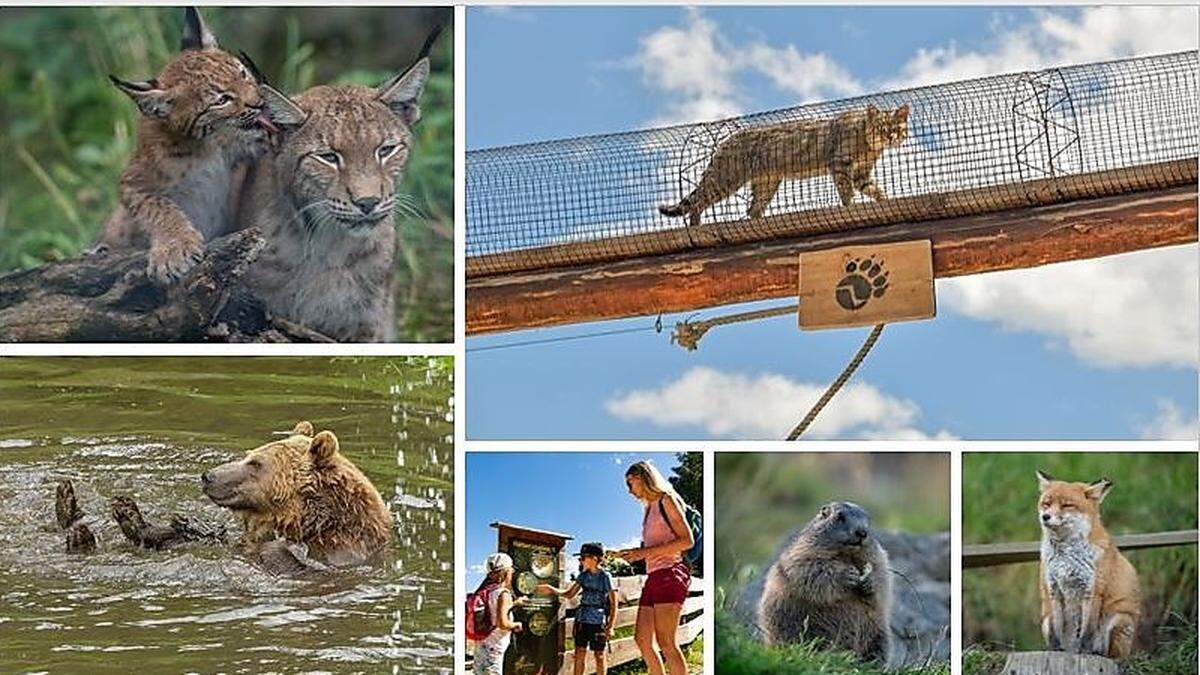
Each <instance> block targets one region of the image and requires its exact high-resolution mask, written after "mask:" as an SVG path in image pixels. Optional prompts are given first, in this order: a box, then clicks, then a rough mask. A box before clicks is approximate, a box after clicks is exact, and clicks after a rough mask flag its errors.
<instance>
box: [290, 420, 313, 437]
mask: <svg viewBox="0 0 1200 675" xmlns="http://www.w3.org/2000/svg"><path fill="white" fill-rule="evenodd" d="M292 433H293V434H300V435H301V436H312V435H313V425H312V422H306V421H300V422H296V426H295V427H294V428H293V429H292Z"/></svg>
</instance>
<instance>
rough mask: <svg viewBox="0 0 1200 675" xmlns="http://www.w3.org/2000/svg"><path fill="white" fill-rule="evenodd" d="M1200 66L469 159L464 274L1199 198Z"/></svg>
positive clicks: (1005, 79) (1073, 75)
mask: <svg viewBox="0 0 1200 675" xmlns="http://www.w3.org/2000/svg"><path fill="white" fill-rule="evenodd" d="M1198 93H1200V92H1198V91H1197V52H1196V51H1189V52H1179V53H1175V54H1166V55H1160V56H1151V57H1140V58H1134V59H1127V60H1121V61H1109V62H1104V63H1091V64H1084V65H1078V66H1070V67H1064V68H1051V69H1047V70H1042V71H1037V72H1023V73H1014V74H1010V75H998V76H993V77H987V78H982V79H976V80H969V81H963V82H954V83H949V84H943V85H935V86H929V87H921V88H916V89H907V90H903V91H893V92H886V93H880V94H873V95H869V96H861V97H858V98H852V99H845V100H840V101H832V102H825V103H817V104H813V105H805V106H800V107H796V108H788V109H784V110H776V111H772V112H766V113H759V114H754V115H748V116H745V117H739V118H735V119H726V120H720V121H716V122H709V123H701V124H691V125H682V126H674V127H667V128H662V129H650V130H645V131H635V132H628V133H621V134H613V135H603V136H590V137H585V138H575V139H567V140H560V141H550V142H544V143H535V144H530V145H521V146H511V147H502V148H491V149H486V150H478V151H472V152H468V153H467V175H466V182H467V205H466V209H467V275H468V277H481V276H488V275H495V274H502V273H510V272H517V271H523V270H536V269H544V268H549V267H557V266H563V265H573V264H580V263H590V262H600V261H611V260H620V259H623V258H632V257H640V256H647V255H657V254H663V253H671V252H677V251H681V250H687V249H690V248H695V247H700V246H716V245H722V244H730V243H741V242H751V241H761V240H765V239H772V238H778V237H789V236H803V235H805V234H810V233H818V232H831V231H840V230H847V229H853V228H860V227H869V226H874V225H882V224H887V223H897V222H906V221H915V220H931V219H939V218H950V217H957V216H966V215H973V214H980V213H987V212H992V211H999V210H1006V209H1013V208H1020V207H1025V206H1037V205H1046V204H1053V203H1058V202H1065V201H1071V200H1078V199H1087V198H1094V197H1103V196H1110V195H1116V194H1123V193H1127V192H1135V191H1139V190H1148V189H1163V188H1170V187H1175V186H1179V185H1185V184H1194V183H1195V182H1196V179H1197V163H1196V157H1197V145H1198V132H1197V127H1198V126H1200V111H1198V108H1200V97H1198Z"/></svg>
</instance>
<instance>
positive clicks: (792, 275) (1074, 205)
mask: <svg viewBox="0 0 1200 675" xmlns="http://www.w3.org/2000/svg"><path fill="white" fill-rule="evenodd" d="M1196 194H1197V193H1196V186H1195V185H1194V184H1193V185H1190V186H1185V187H1178V188H1172V189H1168V190H1156V191H1146V192H1138V193H1134V194H1127V195H1120V196H1116V197H1105V198H1101V199H1085V200H1080V201H1075V202H1070V203H1066V204H1058V205H1054V206H1041V207H1032V208H1014V209H1011V210H1008V211H1001V212H998V213H989V214H985V215H978V216H969V217H959V218H946V219H941V220H928V221H920V222H905V223H899V224H894V225H880V226H878V227H867V228H861V229H855V230H849V231H845V232H834V233H826V234H814V235H807V236H804V237H798V238H793V239H781V240H772V241H767V242H759V243H746V244H740V245H737V246H730V247H719V248H700V249H695V250H689V251H682V252H679V253H673V254H670V255H661V256H656V257H646V258H638V259H632V260H623V261H616V262H608V263H595V264H589V265H582V266H577V267H570V268H561V269H548V270H543V271H530V272H517V273H513V274H508V275H504V276H494V277H482V278H477V279H470V280H468V282H467V308H466V312H467V333H468V334H473V335H474V334H482V333H495V332H502V331H512V330H519V329H523V328H537V327H546V326H559V325H565V324H572V323H582V322H587V321H602V320H606V319H618V318H624V317H633V316H652V315H654V314H658V313H673V312H686V311H693V310H697V309H701V308H705V307H714V306H719V305H727V304H731V303H738V302H750V301H754V300H766V299H771V298H782V297H795V295H796V292H797V288H796V279H797V278H798V273H799V272H798V255H799V254H800V253H802V252H806V251H818V250H823V249H829V248H838V247H841V246H852V245H862V244H878V243H886V242H895V241H905V240H912V239H929V240H930V241H931V242H932V244H933V273H934V276H935V277H953V276H961V275H966V274H979V273H983V272H994V271H999V270H1010V269H1019V268H1025V267H1035V266H1038V265H1046V264H1049V263H1056V262H1064V261H1068V260H1081V259H1086V258H1097V257H1100V256H1107V255H1114V254H1117V253H1127V252H1130V251H1137V250H1141V249H1149V248H1156V247H1161V246H1174V245H1178V244H1186V243H1191V242H1195V241H1196V217H1197V208H1196Z"/></svg>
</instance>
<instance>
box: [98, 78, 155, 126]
mask: <svg viewBox="0 0 1200 675" xmlns="http://www.w3.org/2000/svg"><path fill="white" fill-rule="evenodd" d="M108 79H109V80H110V81H112V83H113V84H115V85H117V89H120V90H121V91H123V92H125V95H126V96H128V97H129V98H131V99H133V102H134V103H136V104H137V107H138V110H139V111H141V113H142V114H143V115H145V116H146V117H157V118H159V119H162V118H164V117H166V116H167V115H169V114H171V97H170V95H168V94H167V91H166V90H165V89H159V87H158V83H157V82H155V81H154V80H146V81H145V82H126V81H125V80H122V79H121V78H119V77H115V76H113V75H109V76H108Z"/></svg>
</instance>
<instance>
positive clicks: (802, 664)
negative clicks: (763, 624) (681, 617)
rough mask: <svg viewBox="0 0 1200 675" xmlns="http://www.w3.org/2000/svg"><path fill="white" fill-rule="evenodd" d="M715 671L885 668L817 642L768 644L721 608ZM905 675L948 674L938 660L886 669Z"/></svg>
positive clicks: (868, 671) (812, 674)
mask: <svg viewBox="0 0 1200 675" xmlns="http://www.w3.org/2000/svg"><path fill="white" fill-rule="evenodd" d="M716 661H717V664H716V671H717V672H719V673H721V674H722V675H775V674H781V675H783V674H786V673H797V674H803V675H818V674H827V675H881V674H882V673H884V672H885V671H884V670H883V669H881V668H879V667H877V666H874V665H872V664H867V663H864V662H863V661H861V660H860V659H858V657H857V656H855V655H854V654H852V653H850V652H845V651H834V650H829V649H827V648H826V647H825V646H824V645H822V644H820V643H818V642H808V643H799V644H792V645H786V646H783V647H768V646H766V645H764V644H763V643H762V642H760V641H758V640H757V639H755V638H754V637H752V636H750V635H748V634H747V632H746V629H745V628H743V627H742V626H741V624H739V623H738V622H737V620H736V619H734V618H733V617H731V616H730V615H729V614H728V613H726V612H725V611H724V610H717V648H716ZM886 672H890V673H903V674H905V675H949V673H950V665H949V664H948V663H942V664H938V665H932V666H926V667H921V668H906V669H903V670H893V671H886Z"/></svg>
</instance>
